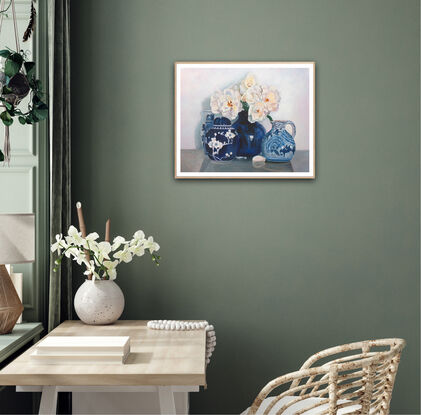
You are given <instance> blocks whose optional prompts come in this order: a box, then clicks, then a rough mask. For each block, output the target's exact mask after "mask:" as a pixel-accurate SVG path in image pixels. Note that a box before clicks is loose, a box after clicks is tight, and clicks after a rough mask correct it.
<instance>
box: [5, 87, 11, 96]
mask: <svg viewBox="0 0 421 415" xmlns="http://www.w3.org/2000/svg"><path fill="white" fill-rule="evenodd" d="M11 93H12V90H11V89H10V88H9V87H8V86H4V87H3V94H5V95H7V94H11Z"/></svg>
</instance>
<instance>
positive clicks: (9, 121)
mask: <svg viewBox="0 0 421 415" xmlns="http://www.w3.org/2000/svg"><path fill="white" fill-rule="evenodd" d="M0 118H1V120H2V121H3V124H4V125H6V126H9V125H12V124H13V118H12V117H11V116H10V114H9V111H7V110H6V111H3V112H2V113H1V114H0Z"/></svg>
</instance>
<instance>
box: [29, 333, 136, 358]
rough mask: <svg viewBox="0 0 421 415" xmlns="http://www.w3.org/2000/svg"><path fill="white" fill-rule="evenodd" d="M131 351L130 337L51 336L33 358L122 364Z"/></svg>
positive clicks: (41, 342) (34, 353)
mask: <svg viewBox="0 0 421 415" xmlns="http://www.w3.org/2000/svg"><path fill="white" fill-rule="evenodd" d="M129 353H130V337H128V336H48V337H46V338H45V339H44V340H42V341H40V342H39V343H38V345H37V346H36V348H35V350H34V351H33V352H32V353H31V358H32V360H34V361H37V362H40V363H43V364H65V363H70V364H83V363H104V364H123V363H124V362H125V361H126V359H127V356H128V355H129Z"/></svg>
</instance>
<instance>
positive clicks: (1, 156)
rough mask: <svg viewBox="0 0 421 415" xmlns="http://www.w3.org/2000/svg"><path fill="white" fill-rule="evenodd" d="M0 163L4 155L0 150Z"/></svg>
mask: <svg viewBox="0 0 421 415" xmlns="http://www.w3.org/2000/svg"><path fill="white" fill-rule="evenodd" d="M0 161H4V154H3V152H2V151H1V150H0Z"/></svg>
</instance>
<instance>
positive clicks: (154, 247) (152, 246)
mask: <svg viewBox="0 0 421 415" xmlns="http://www.w3.org/2000/svg"><path fill="white" fill-rule="evenodd" d="M159 248H160V246H159V245H158V244H157V243H156V242H154V240H153V236H150V237H149V238H148V240H147V241H146V242H145V249H149V252H150V253H151V254H153V253H154V252H155V251H159Z"/></svg>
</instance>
